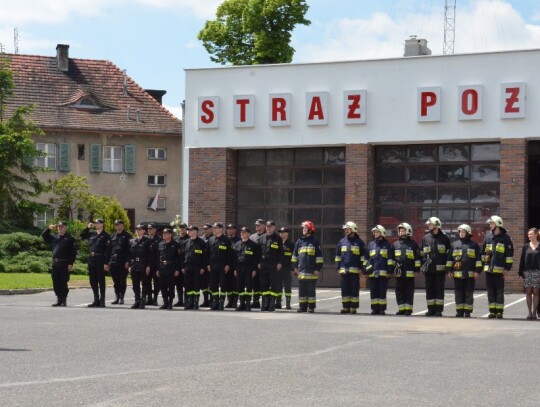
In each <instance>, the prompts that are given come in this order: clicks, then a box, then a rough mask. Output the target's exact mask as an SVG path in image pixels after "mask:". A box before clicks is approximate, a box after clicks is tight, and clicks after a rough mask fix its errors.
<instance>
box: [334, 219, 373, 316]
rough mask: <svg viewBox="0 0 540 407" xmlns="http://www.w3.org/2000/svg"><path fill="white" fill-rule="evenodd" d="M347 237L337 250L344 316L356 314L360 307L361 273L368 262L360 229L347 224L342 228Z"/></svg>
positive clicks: (352, 223) (342, 240)
mask: <svg viewBox="0 0 540 407" xmlns="http://www.w3.org/2000/svg"><path fill="white" fill-rule="evenodd" d="M342 229H343V232H344V234H345V236H344V237H343V239H341V240H340V241H339V242H338V244H337V248H336V258H335V261H336V267H337V271H338V273H339V275H340V280H341V303H342V305H343V308H342V309H341V313H342V314H356V312H357V310H358V307H359V306H360V273H361V272H362V270H363V267H364V262H365V261H366V256H365V249H366V245H365V243H364V241H363V240H362V239H360V236H358V227H357V226H356V223H354V222H347V223H345V224H344V225H343V227H342Z"/></svg>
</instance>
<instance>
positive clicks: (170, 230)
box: [163, 228, 172, 234]
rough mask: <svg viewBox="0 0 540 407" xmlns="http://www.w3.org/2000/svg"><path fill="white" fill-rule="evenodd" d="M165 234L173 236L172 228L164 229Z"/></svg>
mask: <svg viewBox="0 0 540 407" xmlns="http://www.w3.org/2000/svg"><path fill="white" fill-rule="evenodd" d="M163 233H171V234H172V229H171V228H165V229H163Z"/></svg>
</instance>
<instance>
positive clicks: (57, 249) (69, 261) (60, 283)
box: [41, 221, 77, 307]
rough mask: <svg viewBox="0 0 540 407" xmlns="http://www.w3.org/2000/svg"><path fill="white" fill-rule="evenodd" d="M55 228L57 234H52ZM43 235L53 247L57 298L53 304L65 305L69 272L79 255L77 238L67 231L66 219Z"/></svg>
mask: <svg viewBox="0 0 540 407" xmlns="http://www.w3.org/2000/svg"><path fill="white" fill-rule="evenodd" d="M53 229H56V230H57V234H56V235H52V234H51V231H52V230H53ZM41 237H42V238H43V240H44V241H45V243H47V244H50V245H51V247H52V270H51V277H52V282H53V289H54V293H55V294H56V299H57V301H56V302H55V303H54V304H52V306H53V307H65V306H66V302H67V296H68V292H69V288H68V282H69V273H71V272H72V271H73V263H75V258H76V257H77V248H76V247H75V239H73V237H72V236H71V235H70V234H69V233H68V232H67V223H66V222H64V221H60V222H58V223H57V224H56V225H49V227H48V228H47V229H45V230H44V231H43V232H42V233H41Z"/></svg>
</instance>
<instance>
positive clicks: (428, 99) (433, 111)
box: [417, 87, 441, 122]
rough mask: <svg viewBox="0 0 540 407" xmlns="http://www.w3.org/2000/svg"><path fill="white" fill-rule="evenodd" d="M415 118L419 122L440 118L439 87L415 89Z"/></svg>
mask: <svg viewBox="0 0 540 407" xmlns="http://www.w3.org/2000/svg"><path fill="white" fill-rule="evenodd" d="M417 120H418V121H419V122H438V121H440V120H441V88H439V87H432V88H418V89H417Z"/></svg>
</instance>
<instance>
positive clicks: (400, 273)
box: [394, 236, 420, 278]
mask: <svg viewBox="0 0 540 407" xmlns="http://www.w3.org/2000/svg"><path fill="white" fill-rule="evenodd" d="M394 255H395V257H396V268H395V273H396V278H414V275H415V273H417V272H418V271H420V248H419V247H418V244H417V243H416V242H415V240H414V239H412V238H411V237H410V236H402V237H400V238H399V239H398V240H397V241H396V242H394Z"/></svg>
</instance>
